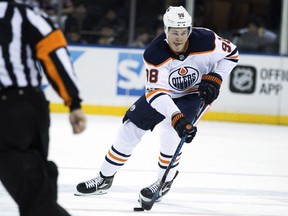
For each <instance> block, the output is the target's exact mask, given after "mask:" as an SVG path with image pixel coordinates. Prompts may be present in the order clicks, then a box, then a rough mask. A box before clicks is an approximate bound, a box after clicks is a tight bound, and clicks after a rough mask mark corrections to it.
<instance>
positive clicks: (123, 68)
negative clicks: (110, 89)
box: [117, 52, 146, 96]
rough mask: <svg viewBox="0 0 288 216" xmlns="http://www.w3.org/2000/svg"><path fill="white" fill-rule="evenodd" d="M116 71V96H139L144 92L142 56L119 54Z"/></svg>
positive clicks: (144, 74) (144, 77) (144, 75)
mask: <svg viewBox="0 0 288 216" xmlns="http://www.w3.org/2000/svg"><path fill="white" fill-rule="evenodd" d="M117 70H118V71H117V95H125V96H140V95H142V94H143V93H144V92H145V80H146V72H145V68H144V63H143V59H142V54H135V53H123V52H122V53H121V52H120V53H119V56H118V63H117Z"/></svg>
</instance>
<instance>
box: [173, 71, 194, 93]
mask: <svg viewBox="0 0 288 216" xmlns="http://www.w3.org/2000/svg"><path fill="white" fill-rule="evenodd" d="M198 78H199V72H198V71H197V70H196V69H195V68H193V67H182V68H178V69H176V70H174V71H172V72H171V73H170V75H169V85H170V86H171V87H172V88H173V89H175V90H177V91H185V90H187V89H189V88H191V87H192V86H194V85H195V83H196V82H197V80H198Z"/></svg>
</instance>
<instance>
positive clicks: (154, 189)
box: [139, 171, 179, 210]
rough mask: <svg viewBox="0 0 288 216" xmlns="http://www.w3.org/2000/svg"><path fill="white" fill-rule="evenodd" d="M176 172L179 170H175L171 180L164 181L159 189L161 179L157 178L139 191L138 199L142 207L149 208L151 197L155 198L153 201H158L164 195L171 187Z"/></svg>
mask: <svg viewBox="0 0 288 216" xmlns="http://www.w3.org/2000/svg"><path fill="white" fill-rule="evenodd" d="M178 173H179V172H178V171H176V174H175V176H174V178H173V179H172V180H171V181H168V182H165V183H164V184H163V186H162V188H161V189H160V190H159V186H160V183H161V179H158V180H157V181H156V182H154V183H153V184H151V185H150V186H148V187H145V188H143V189H142V190H141V191H140V193H139V201H140V203H141V206H142V207H143V208H144V209H147V210H149V205H150V204H149V203H150V202H151V201H152V200H153V199H155V202H160V201H161V200H162V198H163V196H164V195H166V194H167V193H168V192H169V190H170V189H171V186H172V183H173V181H174V179H175V178H176V177H177V175H178ZM155 196H156V197H155ZM146 204H147V205H146ZM145 207H146V208H145Z"/></svg>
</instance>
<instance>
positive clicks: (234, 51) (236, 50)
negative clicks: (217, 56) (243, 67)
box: [226, 48, 238, 57]
mask: <svg viewBox="0 0 288 216" xmlns="http://www.w3.org/2000/svg"><path fill="white" fill-rule="evenodd" d="M237 52H238V49H237V48H235V49H234V50H233V51H232V52H231V53H230V54H229V55H227V56H226V57H231V56H233V55H235V54H236V53H237ZM237 56H238V55H237Z"/></svg>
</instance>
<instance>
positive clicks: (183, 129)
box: [172, 113, 197, 143]
mask: <svg viewBox="0 0 288 216" xmlns="http://www.w3.org/2000/svg"><path fill="white" fill-rule="evenodd" d="M172 126H173V128H174V129H175V130H176V132H177V133H178V136H179V137H180V138H181V139H182V138H183V137H184V136H185V135H186V142H187V143H190V142H191V141H192V139H193V138H194V137H195V135H196V132H197V128H196V127H194V126H193V125H191V124H190V122H189V121H188V119H186V118H185V117H184V115H183V113H176V114H175V115H173V116H172Z"/></svg>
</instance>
